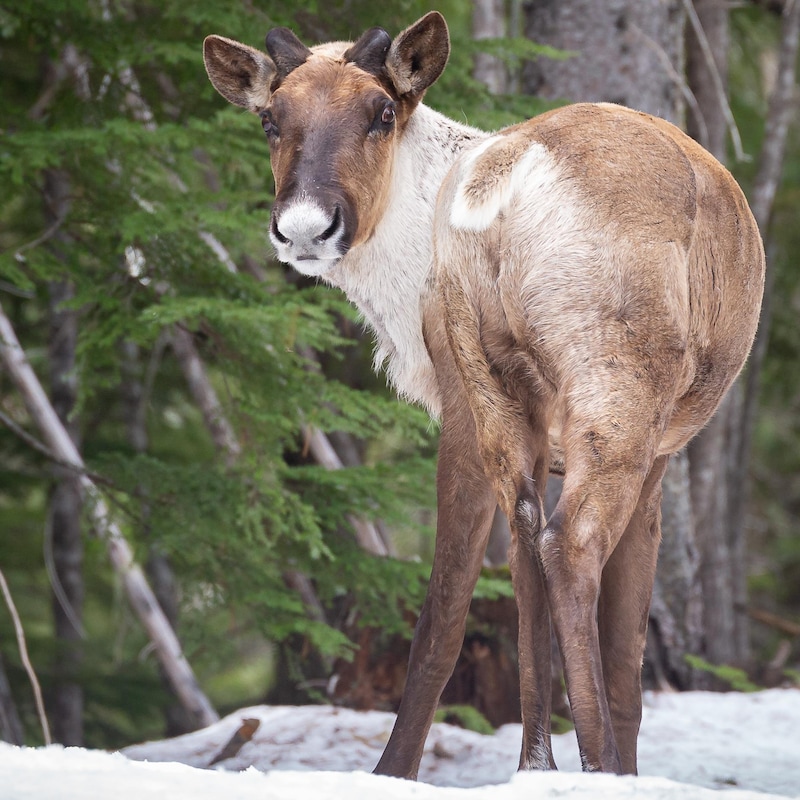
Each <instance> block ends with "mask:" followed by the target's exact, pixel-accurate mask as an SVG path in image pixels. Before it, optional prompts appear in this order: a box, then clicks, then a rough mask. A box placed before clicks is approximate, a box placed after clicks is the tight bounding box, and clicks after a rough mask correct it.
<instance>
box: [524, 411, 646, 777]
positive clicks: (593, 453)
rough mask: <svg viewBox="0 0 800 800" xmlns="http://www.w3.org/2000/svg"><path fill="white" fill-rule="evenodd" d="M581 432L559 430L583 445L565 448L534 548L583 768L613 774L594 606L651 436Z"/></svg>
mask: <svg viewBox="0 0 800 800" xmlns="http://www.w3.org/2000/svg"><path fill="white" fill-rule="evenodd" d="M653 427H654V428H655V429H658V427H659V426H658V425H655V426H653ZM589 430H590V432H591V435H584V436H575V435H574V434H573V433H572V432H569V433H567V434H566V435H567V436H569V438H570V439H571V440H572V441H573V442H583V443H585V446H583V447H578V446H576V447H575V448H574V449H573V450H572V451H569V452H568V453H567V474H566V478H565V480H564V489H563V491H562V494H561V498H560V500H559V502H558V505H557V506H556V508H555V511H554V512H553V515H552V516H551V518H550V520H549V521H548V523H547V526H546V527H545V529H544V531H543V532H542V535H541V536H540V538H539V552H540V554H541V558H542V564H543V567H544V574H545V584H546V587H547V596H548V599H549V605H550V613H551V615H552V619H553V624H554V626H555V631H556V637H557V639H558V644H559V648H560V649H561V657H562V662H563V665H564V677H565V679H566V684H567V694H568V696H569V701H570V707H571V709H572V716H573V719H574V721H575V733H576V735H577V738H578V746H579V748H580V752H581V761H582V764H583V767H584V769H585V770H587V771H603V772H616V773H621V772H622V771H623V764H622V763H621V760H620V755H619V750H618V745H617V742H616V737H615V732H614V727H613V724H612V717H611V712H610V709H609V702H608V698H607V696H606V685H605V680H604V676H603V661H602V657H601V653H600V638H599V631H598V623H597V610H598V603H599V598H600V584H601V576H602V572H603V568H604V567H605V565H606V562H607V561H608V559H609V558H610V556H611V554H612V553H613V551H614V549H615V548H616V546H617V544H618V543H619V541H620V539H621V538H622V535H623V533H624V532H625V529H626V528H627V527H628V523H629V521H630V519H631V518H632V516H633V514H634V510H635V508H636V506H637V503H638V500H639V496H640V493H641V489H642V485H643V483H644V478H645V476H646V475H647V474H649V473H650V466H651V464H652V461H653V456H652V455H650V454H651V453H653V451H654V450H655V443H654V441H653V440H654V439H655V438H656V436H655V434H654V432H653V431H652V430H651V431H650V432H649V435H647V432H645V431H638V432H636V433H634V432H633V431H631V430H630V429H629V430H628V432H627V435H625V436H624V437H621V436H619V435H618V436H617V437H616V439H615V438H614V433H615V432H616V431H615V429H613V428H612V427H611V426H609V429H608V431H604V432H602V433H600V432H598V431H597V426H594V427H593V428H591V429H589ZM570 434H572V435H570ZM637 434H638V435H637ZM622 580H623V581H629V580H630V577H629V576H628V575H625V576H624V577H623V578H622ZM626 589H629V585H628V584H627V583H624V584H623V587H622V591H625V590H626ZM637 624H638V621H637Z"/></svg>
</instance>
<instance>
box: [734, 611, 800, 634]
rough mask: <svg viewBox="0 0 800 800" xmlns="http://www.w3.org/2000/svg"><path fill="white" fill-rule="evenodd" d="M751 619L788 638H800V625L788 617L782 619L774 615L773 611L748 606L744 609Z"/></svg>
mask: <svg viewBox="0 0 800 800" xmlns="http://www.w3.org/2000/svg"><path fill="white" fill-rule="evenodd" d="M743 610H744V612H745V613H746V614H747V616H748V617H750V619H754V620H756V622H760V623H761V624H762V625H767V626H769V627H770V628H774V629H775V630H776V631H780V632H781V633H785V634H786V635H787V636H800V623H798V622H793V621H792V620H790V619H786V617H780V616H778V615H777V614H773V613H772V612H771V611H764V610H763V609H761V608H752V607H750V606H748V607H747V608H744V609H743Z"/></svg>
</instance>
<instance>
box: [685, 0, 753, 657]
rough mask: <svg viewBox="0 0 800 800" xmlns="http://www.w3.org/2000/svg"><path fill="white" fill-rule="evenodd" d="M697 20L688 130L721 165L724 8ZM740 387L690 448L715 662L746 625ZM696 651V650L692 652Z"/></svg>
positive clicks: (689, 31)
mask: <svg viewBox="0 0 800 800" xmlns="http://www.w3.org/2000/svg"><path fill="white" fill-rule="evenodd" d="M694 9H695V11H696V17H695V18H694V19H690V23H689V24H687V26H686V76H687V81H688V85H689V88H690V89H691V91H692V93H693V94H694V96H695V98H696V100H697V104H696V109H697V111H698V112H699V113H700V114H702V117H698V114H697V113H695V114H690V115H689V116H688V118H687V125H686V128H687V132H688V133H689V134H690V135H691V136H692V137H694V138H695V139H697V141H699V142H700V143H701V144H702V145H703V146H704V147H706V148H707V149H708V150H709V151H710V152H711V153H712V154H713V155H714V156H716V157H717V158H718V159H719V160H720V161H722V162H723V163H724V162H725V161H726V139H727V122H726V119H725V103H726V102H727V101H726V97H725V93H726V92H727V86H728V44H729V35H728V9H727V7H726V4H725V3H724V2H722V0H694ZM740 406H741V386H740V385H739V384H738V383H737V385H735V386H734V387H733V388H732V390H731V392H730V393H729V394H728V395H727V396H726V397H725V399H724V400H723V402H722V405H721V406H720V407H719V409H718V410H717V413H716V414H715V416H714V419H712V420H711V422H710V423H709V424H708V425H707V426H706V428H705V429H704V430H703V431H702V432H701V433H700V435H699V436H698V437H697V438H696V439H694V440H693V441H692V443H691V444H690V445H689V459H690V466H689V475H690V482H691V501H692V513H693V516H694V522H695V531H696V534H697V542H698V548H699V551H700V570H699V577H700V585H701V586H702V591H703V616H702V627H703V636H704V647H703V649H702V654H703V656H704V657H705V658H706V659H707V660H708V661H710V662H711V663H714V664H740V665H741V664H744V663H745V662H746V660H747V657H748V652H749V642H748V638H749V637H748V635H747V631H748V625H747V620H746V618H745V617H744V615H742V614H737V613H736V611H735V607H736V604H737V602H741V600H742V599H743V597H744V595H745V592H746V576H745V572H744V570H743V569H742V568H741V564H743V563H744V550H745V547H744V530H743V528H742V527H741V526H737V525H735V524H733V519H732V517H731V513H730V510H731V501H732V497H731V493H732V490H733V493H734V494H735V493H736V491H738V490H734V489H733V487H732V486H731V485H730V483H729V477H730V471H731V465H732V460H733V459H735V458H736V457H737V454H738V441H739V423H740V420H739V416H738V413H737V412H738V410H739V409H740ZM697 652H700V651H697Z"/></svg>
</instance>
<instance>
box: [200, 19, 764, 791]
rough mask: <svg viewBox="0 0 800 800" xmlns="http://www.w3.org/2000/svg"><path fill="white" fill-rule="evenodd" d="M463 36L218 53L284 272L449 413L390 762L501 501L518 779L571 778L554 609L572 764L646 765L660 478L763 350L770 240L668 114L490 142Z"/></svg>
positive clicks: (625, 114) (400, 771)
mask: <svg viewBox="0 0 800 800" xmlns="http://www.w3.org/2000/svg"><path fill="white" fill-rule="evenodd" d="M449 48H450V45H449V37H448V32H447V26H446V24H445V21H444V19H443V18H442V16H441V15H440V14H438V13H437V12H431V13H429V14H427V15H426V16H424V17H423V18H422V19H420V20H419V21H418V22H416V23H415V24H413V25H412V26H411V27H409V28H408V29H406V30H405V31H403V32H402V33H400V34H399V35H398V36H397V37H396V38H395V39H394V40H392V39H391V37H390V36H389V35H388V34H387V33H386V32H385V31H383V30H382V29H380V28H372V29H371V30H369V31H367V32H366V33H364V34H363V35H362V36H361V38H359V39H358V41H356V42H355V43H354V44H351V43H341V42H337V43H332V44H325V45H320V46H318V47H313V48H310V49H309V48H307V47H306V46H305V45H304V44H302V43H301V42H300V40H299V39H297V38H296V37H295V36H294V34H293V33H291V32H290V31H289V30H287V29H286V28H276V29H274V30H272V31H270V32H269V33H268V34H267V38H266V49H267V53H268V55H267V54H265V53H262V52H260V51H258V50H256V49H254V48H251V47H248V46H246V45H243V44H239V43H237V42H234V41H231V40H230V39H225V38H223V37H220V36H209V37H208V38H207V39H206V41H205V51H204V52H205V63H206V68H207V70H208V74H209V76H210V78H211V81H212V83H213V84H214V86H215V87H216V88H217V90H218V91H219V92H220V93H221V94H222V95H223V96H224V97H225V98H227V99H228V100H229V101H230V102H232V103H234V104H236V105H239V106H243V107H245V108H247V109H249V110H250V111H253V112H255V113H256V114H258V115H259V116H260V118H261V121H262V125H263V128H264V132H265V134H266V136H267V139H268V141H269V147H270V153H271V162H272V170H273V174H274V177H275V185H276V199H275V204H274V207H273V211H272V219H271V226H270V238H271V239H272V242H273V244H274V246H275V249H276V251H277V254H278V257H279V258H280V259H281V260H282V261H285V262H288V263H290V264H292V265H293V266H294V267H295V268H297V269H298V270H299V271H300V272H302V273H304V274H306V275H312V276H318V277H319V278H321V279H322V280H323V281H325V282H327V283H329V284H333V285H335V286H339V287H341V288H342V289H343V290H344V291H345V292H346V294H347V296H348V297H349V298H350V299H351V300H352V302H353V303H355V304H356V306H358V308H359V309H360V310H361V312H362V313H363V315H364V317H365V318H366V320H367V321H368V323H369V324H370V326H371V327H372V328H373V329H374V332H375V336H376V340H377V347H376V355H375V363H376V365H377V366H380V365H384V364H385V366H386V369H387V372H388V375H389V379H390V380H391V382H392V383H393V384H394V386H395V387H396V388H397V390H398V392H399V393H400V394H401V395H404V396H405V397H407V398H409V399H411V400H414V401H417V402H419V403H422V404H423V405H425V406H426V407H427V409H428V410H429V411H430V413H431V414H432V415H434V416H438V417H439V418H440V419H441V440H440V447H439V465H438V477H437V489H438V530H437V537H436V551H435V556H434V563H433V569H432V573H431V579H430V587H429V589H428V596H427V599H426V601H425V604H424V607H423V609H422V613H421V615H420V619H419V622H418V624H417V629H416V632H415V635H414V641H413V645H412V648H411V657H410V662H409V669H408V681H407V685H406V689H405V694H404V697H403V701H402V703H401V705H400V709H399V712H398V716H397V722H396V724H395V727H394V730H393V732H392V735H391V738H390V740H389V743H388V745H387V747H386V750H385V752H384V754H383V756H382V758H381V760H380V762H379V764H378V766H377V768H376V771H377V772H380V773H385V774H390V775H397V776H402V777H406V778H415V777H416V775H417V770H418V766H419V760H420V757H421V755H422V748H423V743H424V740H425V736H426V735H427V732H428V729H429V728H430V725H431V721H432V719H433V714H434V709H435V706H436V703H437V701H438V698H439V696H440V694H441V692H442V689H443V687H444V685H445V683H446V681H447V679H448V677H449V676H450V674H451V672H452V669H453V666H454V663H455V660H456V658H457V656H458V653H459V650H460V647H461V643H462V639H463V635H464V625H465V619H466V615H467V610H468V607H469V602H470V597H471V594H472V590H473V588H474V585H475V582H476V580H477V577H478V574H479V571H480V568H481V563H482V559H483V554H484V549H485V546H486V540H487V536H488V531H489V526H490V521H491V518H492V513H493V511H494V508H495V505H496V504H497V503H499V504H500V507H501V508H502V510H503V511H504V512H505V514H506V516H507V517H508V519H509V522H510V524H511V530H512V543H511V547H510V552H509V563H510V566H511V574H512V578H513V584H514V592H515V595H516V599H517V604H518V606H519V620H520V627H519V664H520V680H521V687H520V688H521V702H522V720H523V742H522V754H521V757H520V768H522V769H526V768H542V769H548V768H554V767H555V764H554V762H553V755H552V750H551V745H550V646H549V643H550V630H551V621H552V625H553V627H554V629H555V633H556V637H557V639H558V644H559V647H560V650H561V655H562V659H563V663H564V671H565V677H566V683H567V691H568V695H569V700H570V704H571V707H572V713H573V716H574V720H575V728H576V731H577V735H578V744H579V747H580V751H581V758H582V761H583V765H584V768H585V769H587V770H604V771H610V772H629V773H633V772H635V771H636V738H637V735H638V730H639V722H640V719H641V679H640V670H641V661H642V654H643V651H644V645H645V633H646V628H647V616H648V608H649V604H650V596H651V592H652V586H653V578H654V573H655V567H656V556H657V551H658V544H659V539H660V511H659V505H660V499H661V477H662V475H663V473H664V469H665V467H666V464H667V459H668V457H669V455H670V454H671V453H674V452H675V451H677V450H678V449H680V448H681V447H683V446H684V445H685V444H686V443H687V442H688V441H689V439H690V438H691V437H692V436H693V435H694V434H695V433H697V431H698V430H699V429H700V428H701V427H702V426H703V425H704V424H705V423H706V422H707V421H708V419H709V418H710V416H711V415H712V414H713V413H714V410H715V409H716V408H717V405H718V404H719V402H720V400H721V398H722V396H723V395H724V393H725V391H726V390H727V389H728V387H729V386H730V384H731V383H732V381H733V380H734V378H735V377H736V375H737V373H738V372H739V370H740V369H741V367H742V365H743V363H744V361H745V359H746V357H747V353H748V350H749V348H750V345H751V343H752V339H753V335H754V332H755V329H756V324H757V320H758V314H759V306H760V301H761V295H762V289H763V280H764V254H763V249H762V245H761V239H760V237H759V234H758V230H757V227H756V224H755V222H754V220H753V217H752V215H751V214H750V211H749V209H748V207H747V203H746V201H745V199H744V196H743V195H742V192H741V191H740V189H739V187H738V186H737V185H736V183H735V182H734V180H733V178H732V177H731V176H730V174H729V173H728V172H727V171H726V170H725V169H724V168H723V167H722V166H721V165H720V164H719V163H718V162H717V161H715V160H714V159H713V158H712V157H711V156H710V155H709V154H708V153H707V152H705V151H704V150H703V149H702V148H701V147H700V146H699V145H697V144H696V143H695V142H694V141H692V140H691V139H689V138H688V137H687V136H685V135H684V134H683V133H682V132H681V131H679V130H678V129H677V128H675V127H673V126H672V125H670V124H668V123H667V122H664V121H662V120H659V119H656V118H653V117H650V116H648V115H646V114H642V113H638V112H635V111H631V110H629V109H626V108H622V107H619V106H614V105H610V104H578V105H573V106H567V107H565V108H561V109H558V110H555V111H551V112H548V113H546V114H543V115H542V116H540V117H537V118H535V119H532V120H530V121H528V122H525V123H522V124H520V125H515V126H513V127H511V128H508V129H506V130H502V131H499V132H498V133H495V134H492V135H489V134H486V133H484V132H482V131H478V130H476V129H474V128H469V127H466V126H464V125H461V124H458V123H456V122H453V121H452V120H449V119H447V118H445V117H443V116H442V115H440V114H438V113H436V112H434V111H432V110H431V109H429V108H427V107H426V106H425V105H423V104H422V103H421V102H420V101H421V100H422V97H423V95H424V93H425V90H426V89H427V88H428V87H429V86H430V85H431V84H432V83H433V82H434V81H435V80H436V79H437V78H438V77H439V75H440V74H441V72H442V70H443V69H444V67H445V63H446V62H447V58H448V55H449ZM551 471H554V472H559V473H562V474H563V475H564V488H563V492H562V495H561V498H560V500H559V502H558V505H557V507H556V508H555V511H554V512H553V514H552V515H551V517H550V518H549V519H545V517H544V511H543V506H542V498H543V495H544V489H545V483H546V481H547V476H548V472H551Z"/></svg>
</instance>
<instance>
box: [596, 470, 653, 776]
mask: <svg viewBox="0 0 800 800" xmlns="http://www.w3.org/2000/svg"><path fill="white" fill-rule="evenodd" d="M667 460H668V457H667V456H661V457H660V458H658V459H656V462H655V464H653V468H652V470H651V471H650V474H649V475H648V476H647V479H646V480H645V482H644V486H643V487H642V492H641V494H640V496H639V502H638V504H637V506H636V510H635V511H634V512H633V516H632V517H631V521H630V522H629V523H628V527H627V528H626V529H625V533H624V534H623V535H622V538H621V539H620V541H619V544H618V545H617V546H616V548H615V549H614V552H613V553H612V554H611V556H610V557H609V559H608V562H607V563H606V566H605V568H604V569H603V577H602V581H601V588H600V604H599V606H598V612H597V619H598V626H599V633H600V652H601V655H602V660H603V677H604V680H605V687H606V695H607V697H608V704H609V710H610V712H611V724H612V726H613V729H614V736H615V738H616V741H617V747H618V749H619V756H620V765H621V767H622V771H623V772H626V773H630V774H634V775H635V774H636V739H637V736H638V734H639V724H640V722H641V719H642V680H641V665H642V657H643V655H644V648H645V640H646V637H647V619H648V612H649V609H650V599H651V596H652V589H653V581H654V579H655V571H656V559H657V558H658V545H659V542H660V539H661V478H662V477H663V475H664V470H665V469H666V466H667Z"/></svg>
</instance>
